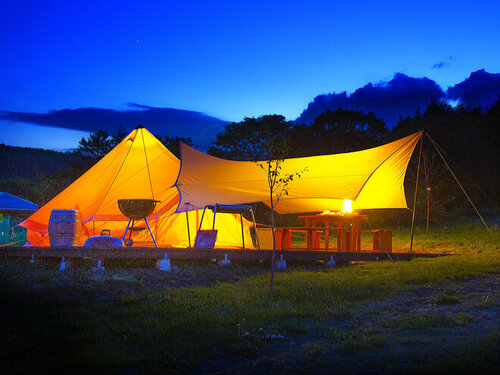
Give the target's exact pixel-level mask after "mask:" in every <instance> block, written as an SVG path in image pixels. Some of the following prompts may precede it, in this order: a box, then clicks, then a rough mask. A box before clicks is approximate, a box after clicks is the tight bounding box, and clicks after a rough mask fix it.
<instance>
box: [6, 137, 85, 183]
mask: <svg viewBox="0 0 500 375" xmlns="http://www.w3.org/2000/svg"><path fill="white" fill-rule="evenodd" d="M81 161H82V159H81V157H79V156H77V155H74V154H71V153H63V152H58V151H51V150H44V149H40V148H28V147H17V146H7V145H4V144H0V165H1V166H2V169H1V174H0V179H8V178H13V177H24V178H28V179H36V178H37V177H42V176H44V177H49V176H51V175H53V174H54V173H61V172H63V171H65V170H67V169H68V168H70V167H72V166H73V165H74V164H75V163H78V162H81Z"/></svg>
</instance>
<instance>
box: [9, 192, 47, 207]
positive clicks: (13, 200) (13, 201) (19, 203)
mask: <svg viewBox="0 0 500 375" xmlns="http://www.w3.org/2000/svg"><path fill="white" fill-rule="evenodd" d="M0 210H2V211H36V210H38V206H37V205H36V204H34V203H32V202H30V201H27V200H26V199H22V198H19V197H16V196H15V195H12V194H9V193H5V192H2V193H0Z"/></svg>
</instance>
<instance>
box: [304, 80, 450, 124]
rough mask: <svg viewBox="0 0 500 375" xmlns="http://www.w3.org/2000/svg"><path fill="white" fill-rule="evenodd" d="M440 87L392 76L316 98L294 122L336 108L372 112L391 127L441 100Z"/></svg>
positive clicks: (424, 81)
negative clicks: (353, 90)
mask: <svg viewBox="0 0 500 375" xmlns="http://www.w3.org/2000/svg"><path fill="white" fill-rule="evenodd" d="M445 97H446V94H445V93H444V92H443V90H442V89H441V87H440V86H439V85H438V84H437V83H436V82H434V81H433V80H431V79H429V78H425V77H424V78H413V77H408V76H407V75H405V74H402V73H396V74H395V75H394V78H393V79H392V80H390V81H388V82H380V83H376V84H373V83H368V84H367V85H365V86H364V87H361V88H359V89H357V90H356V91H355V92H353V93H352V94H350V95H347V94H346V93H345V92H342V93H339V94H337V93H331V94H324V95H319V96H317V97H315V98H314V100H313V101H312V102H311V103H309V105H308V106H307V108H306V109H305V110H304V111H303V112H302V114H301V115H300V116H299V117H298V118H297V120H296V122H299V123H306V124H310V123H311V122H312V121H313V120H314V119H315V118H316V116H318V115H319V114H321V113H322V112H324V111H326V110H328V109H332V110H335V109H337V108H343V109H354V110H361V111H363V112H374V113H375V114H377V115H378V116H379V117H381V118H383V119H384V120H385V122H386V123H387V124H388V125H389V126H393V125H395V124H396V123H397V121H398V120H399V117H406V116H409V115H412V114H413V113H415V111H416V110H417V109H421V110H425V108H426V107H427V106H428V105H429V103H431V102H432V100H442V99H445Z"/></svg>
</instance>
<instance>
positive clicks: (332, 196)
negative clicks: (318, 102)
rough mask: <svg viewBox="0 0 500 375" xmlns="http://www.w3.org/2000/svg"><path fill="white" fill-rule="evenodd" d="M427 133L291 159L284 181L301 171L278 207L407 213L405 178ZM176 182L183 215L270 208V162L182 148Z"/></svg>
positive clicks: (282, 210) (293, 210) (286, 162)
mask: <svg viewBox="0 0 500 375" xmlns="http://www.w3.org/2000/svg"><path fill="white" fill-rule="evenodd" d="M421 136H422V133H421V132H419V133H415V134H412V135H409V136H407V137H405V138H401V139H398V140H396V141H394V142H391V143H388V144H385V145H382V146H379V147H374V148H371V149H367V150H363V151H357V152H349V153H344V154H335V155H321V156H311V157H304V158H291V159H285V160H284V161H283V162H282V164H281V170H280V173H281V176H286V175H288V174H293V173H296V172H299V173H300V175H301V177H300V178H295V179H293V181H291V182H290V183H289V184H288V185H287V187H286V190H287V192H288V193H287V194H286V195H282V197H281V199H280V201H279V202H278V204H277V205H276V206H275V209H276V211H277V212H280V213H297V212H318V211H323V210H330V211H341V210H342V201H343V200H344V199H350V200H352V207H353V209H372V208H407V204H406V198H405V193H404V186H403V183H404V178H405V174H406V168H407V166H408V162H409V160H410V157H411V155H412V153H413V150H414V148H415V146H416V145H417V143H418V141H419V140H420V138H421ZM181 160H182V163H181V171H180V174H179V177H178V179H177V182H176V186H177V188H178V189H179V192H180V196H181V200H180V203H179V206H178V208H177V212H182V211H188V210H190V209H199V208H203V207H204V206H205V205H208V204H210V205H214V204H217V203H218V204H241V203H252V202H264V203H266V204H269V203H270V201H269V186H268V182H267V173H266V172H265V171H264V170H263V168H261V166H259V164H260V165H265V163H266V162H265V161H261V162H252V161H232V160H225V159H220V158H217V157H214V156H210V155H207V154H205V153H203V152H201V151H198V150H195V149H194V148H192V147H189V146H188V145H186V144H181ZM264 169H265V168H264Z"/></svg>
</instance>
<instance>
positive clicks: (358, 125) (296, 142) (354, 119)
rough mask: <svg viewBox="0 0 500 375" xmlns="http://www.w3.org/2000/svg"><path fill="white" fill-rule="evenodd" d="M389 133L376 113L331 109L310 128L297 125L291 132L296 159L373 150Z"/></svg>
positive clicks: (316, 119)
mask: <svg viewBox="0 0 500 375" xmlns="http://www.w3.org/2000/svg"><path fill="white" fill-rule="evenodd" d="M388 133H389V129H387V127H386V125H385V123H384V121H383V120H382V119H380V118H378V117H377V116H376V115H375V114H374V113H368V114H365V113H363V112H361V111H353V110H350V109H347V110H344V109H337V110H335V111H332V110H328V111H326V112H324V113H322V114H320V115H319V116H318V117H316V118H315V119H314V121H313V123H312V124H311V125H310V126H307V125H297V126H295V127H294V128H293V129H292V131H291V142H290V146H291V149H292V150H293V154H294V156H311V155H327V154H337V153H343V152H352V151H359V150H363V149H366V148H369V147H374V146H376V145H378V144H380V142H381V141H382V139H384V137H385V136H386V135H387V134H388Z"/></svg>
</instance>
